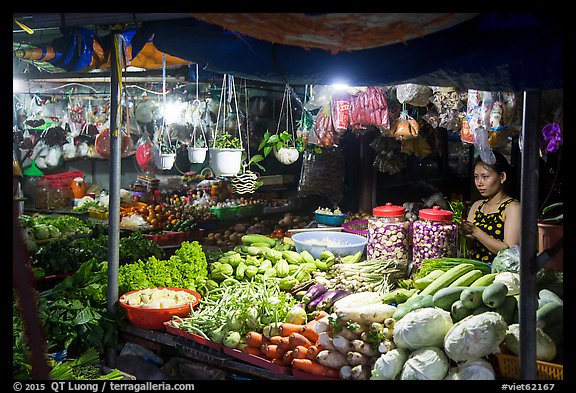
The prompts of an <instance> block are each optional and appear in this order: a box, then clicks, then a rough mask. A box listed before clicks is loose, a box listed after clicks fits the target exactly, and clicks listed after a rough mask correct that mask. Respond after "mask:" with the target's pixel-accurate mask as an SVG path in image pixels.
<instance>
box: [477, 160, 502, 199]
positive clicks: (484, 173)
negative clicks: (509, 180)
mask: <svg viewBox="0 0 576 393" xmlns="http://www.w3.org/2000/svg"><path fill="white" fill-rule="evenodd" d="M504 179H505V175H504V174H501V173H497V172H496V171H495V170H494V169H492V168H490V167H487V166H484V165H482V164H477V165H476V167H475V168H474V184H475V185H476V188H477V189H478V192H479V193H480V195H482V197H485V198H488V197H492V196H494V195H496V194H497V193H498V192H499V191H500V190H501V189H502V185H503V181H504Z"/></svg>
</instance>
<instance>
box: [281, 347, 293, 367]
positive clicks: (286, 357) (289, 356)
mask: <svg viewBox="0 0 576 393" xmlns="http://www.w3.org/2000/svg"><path fill="white" fill-rule="evenodd" d="M294 351H295V350H294V349H289V350H287V351H286V352H284V355H282V363H285V364H290V362H292V357H293V353H294Z"/></svg>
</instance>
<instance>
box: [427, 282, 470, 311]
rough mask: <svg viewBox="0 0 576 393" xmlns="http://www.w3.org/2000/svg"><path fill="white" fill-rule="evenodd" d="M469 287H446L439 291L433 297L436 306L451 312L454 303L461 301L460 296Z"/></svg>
mask: <svg viewBox="0 0 576 393" xmlns="http://www.w3.org/2000/svg"><path fill="white" fill-rule="evenodd" d="M466 288H468V287H465V286H459V287H446V288H442V289H439V290H438V292H436V293H435V294H434V296H433V301H434V306H436V307H439V308H441V309H443V310H446V311H450V307H452V303H454V302H455V301H456V300H460V294H461V293H462V291H463V290H465V289H466Z"/></svg>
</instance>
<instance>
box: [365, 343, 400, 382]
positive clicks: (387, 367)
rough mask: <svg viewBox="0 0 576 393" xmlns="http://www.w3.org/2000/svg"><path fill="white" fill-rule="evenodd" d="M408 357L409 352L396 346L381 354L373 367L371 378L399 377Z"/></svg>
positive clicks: (390, 378)
mask: <svg viewBox="0 0 576 393" xmlns="http://www.w3.org/2000/svg"><path fill="white" fill-rule="evenodd" d="M407 359H408V352H407V351H406V350H404V349H402V348H394V349H392V350H390V351H388V352H386V353H383V354H382V355H380V357H379V358H378V359H376V361H375V362H374V366H373V367H372V373H371V376H370V379H371V380H394V379H398V377H399V375H400V372H401V371H402V367H403V366H404V363H405V362H406V360H407Z"/></svg>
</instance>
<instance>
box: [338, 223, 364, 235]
mask: <svg viewBox="0 0 576 393" xmlns="http://www.w3.org/2000/svg"><path fill="white" fill-rule="evenodd" d="M342 230H343V231H344V232H348V233H354V234H356V235H362V236H366V237H368V220H355V221H348V222H345V223H344V224H342Z"/></svg>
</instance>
